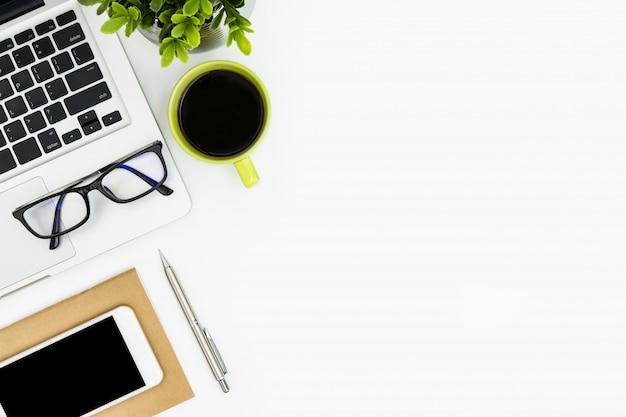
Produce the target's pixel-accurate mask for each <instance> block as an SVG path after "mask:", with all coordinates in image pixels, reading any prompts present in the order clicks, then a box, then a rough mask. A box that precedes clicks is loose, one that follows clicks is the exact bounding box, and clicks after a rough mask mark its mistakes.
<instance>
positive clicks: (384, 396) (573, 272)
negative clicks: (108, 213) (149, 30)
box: [10, 0, 626, 417]
mask: <svg viewBox="0 0 626 417" xmlns="http://www.w3.org/2000/svg"><path fill="white" fill-rule="evenodd" d="M331 3H332V4H329V5H328V7H327V8H324V5H323V3H319V2H318V3H315V4H312V3H311V2H308V3H305V2H303V1H291V2H286V1H279V0H264V1H259V2H257V4H256V8H255V10H254V13H253V15H252V21H253V24H254V28H255V29H256V34H254V35H252V36H251V40H252V42H253V47H254V52H253V53H252V55H251V56H249V57H244V56H243V55H241V54H239V53H238V52H237V51H236V50H235V49H234V48H231V49H226V48H221V49H219V50H215V51H212V52H208V53H204V54H201V55H194V56H193V57H192V60H193V63H199V62H202V61H205V60H212V59H232V60H235V61H238V62H241V63H243V64H245V65H247V66H249V67H250V68H252V69H253V70H254V71H256V72H257V73H258V74H259V75H260V76H261V78H262V79H263V80H264V81H265V83H266V85H267V88H268V90H269V92H270V95H271V98H272V102H273V120H272V122H271V127H270V130H269V133H268V135H267V137H266V139H265V141H264V142H263V144H262V145H261V146H260V147H259V149H258V150H257V151H256V153H255V154H254V158H253V159H254V161H255V163H256V166H257V169H258V171H259V173H260V175H261V182H260V184H259V185H258V186H257V187H256V188H253V189H245V188H244V187H243V186H242V185H241V184H240V182H239V179H238V177H237V174H236V172H235V169H234V167H232V166H222V165H208V164H203V163H201V162H199V161H196V160H194V159H192V158H191V157H189V156H188V155H187V154H185V153H184V152H183V151H182V150H181V149H180V148H179V147H178V146H177V145H176V143H175V142H174V141H173V138H172V137H171V134H170V133H169V130H168V126H167V119H166V106H167V98H168V95H169V92H170V89H171V87H172V86H173V85H174V83H175V81H176V79H177V78H178V77H179V76H180V75H182V73H183V72H184V71H186V70H187V69H189V68H190V66H191V65H192V64H193V63H192V64H189V65H187V66H185V65H180V64H175V65H173V66H172V67H170V68H169V69H165V70H164V69H160V68H159V67H158V56H157V51H156V49H155V47H153V46H152V45H151V44H149V43H148V42H147V41H146V40H144V39H143V38H142V37H141V35H139V34H136V35H134V36H133V37H132V38H131V39H128V40H125V41H124V44H125V46H126V48H127V50H128V51H129V53H130V55H131V59H132V61H133V63H134V65H135V68H136V69H137V73H138V77H139V78H140V80H141V83H142V85H143V87H144V89H145V92H146V95H147V97H148V99H149V101H150V103H151V106H152V109H153V111H154V113H155V115H156V117H157V118H158V120H159V122H160V126H161V128H162V129H163V131H164V132H165V138H166V142H167V144H168V145H169V146H170V149H171V150H172V153H173V156H174V158H175V160H176V162H177V164H178V167H179V169H180V171H181V173H182V175H183V178H184V179H185V181H186V184H187V186H188V188H189V191H190V194H191V196H192V199H193V208H192V210H191V212H190V213H189V215H187V216H186V217H185V218H183V219H181V220H180V221H177V222H176V223H174V224H171V225H168V226H167V227H164V228H162V229H159V230H157V231H155V232H153V233H150V234H149V235H146V236H144V237H141V238H139V239H137V240H134V241H132V242H130V243H128V244H125V245H123V246H121V247H118V248H116V249H114V250H112V251H110V252H107V253H105V254H103V255H101V256H99V257H98V258H96V259H94V260H92V261H89V262H87V263H85V264H82V265H80V266H78V267H76V268H73V269H71V270H69V271H67V272H64V273H62V274H59V275H58V276H55V277H52V278H50V279H46V280H44V281H41V282H39V283H37V284H36V285H34V286H32V287H30V288H27V289H24V290H22V291H20V293H19V295H17V296H16V298H15V299H13V300H11V301H10V302H14V303H16V304H17V303H18V302H19V303H21V304H22V305H27V306H28V308H30V309H32V311H35V310H37V309H39V308H40V307H43V306H45V305H48V304H51V303H52V302H54V301H56V300H60V299H62V298H65V297H66V296H68V295H70V294H71V293H74V292H77V291H79V290H80V289H84V288H87V287H89V286H91V285H93V284H95V283H97V282H99V281H101V280H104V279H106V278H108V277H110V276H113V275H115V274H117V273H119V272H122V271H124V270H126V269H128V268H130V267H136V268H137V269H138V271H139V273H140V275H141V276H142V278H143V280H144V282H145V284H146V287H147V290H148V292H149V295H150V297H151V299H152V301H153V303H154V305H155V308H156V310H157V312H158V314H159V316H160V318H161V320H162V323H163V325H164V327H165V329H166V331H167V333H168V335H169V337H170V340H171V342H172V344H173V346H174V348H175V350H176V352H177V354H178V356H179V358H180V360H181V362H182V365H183V368H184V370H185V372H186V374H187V376H188V378H189V380H190V383H191V385H192V387H193V390H194V391H195V393H196V397H195V398H194V399H192V400H190V401H187V402H185V403H183V404H181V405H180V406H177V407H175V408H173V409H171V410H168V411H166V412H164V413H163V414H162V415H163V417H176V416H237V417H241V416H267V417H270V416H271V417H293V416H298V417H308V416H311V417H313V416H315V417H318V416H331V415H332V416H359V417H368V416H371V417H380V416H396V417H399V416H407V417H408V416H411V417H414V416H429V417H452V416H454V417H474V416H477V417H478V416H479V417H489V416H493V417H503V416H534V417H541V416H546V417H554V416H568V417H575V416H594V417H596V416H603V417H606V416H623V415H624V414H625V413H626V395H625V394H624V391H625V390H626V353H625V352H626V333H625V332H624V330H625V328H626V303H625V302H624V300H625V299H626V261H625V259H626V256H625V255H626V163H624V161H625V160H626V140H624V139H625V134H626V118H625V115H626V99H625V98H624V97H626V76H625V74H626V53H625V51H626V26H625V25H624V23H623V22H624V16H625V15H626V3H624V2H623V1H618V0H599V1H595V2H588V1H571V0H570V1H565V0H549V1H546V0H541V1H539V0H530V1H524V2H510V1H509V2H498V1H487V0H470V1H443V2H442V1H439V2H435V1H426V0H424V1H421V0H417V1H400V2H394V3H393V4H392V5H391V4H388V3H385V2H379V1H362V2H331ZM157 248H161V249H162V250H163V252H164V254H165V255H166V256H167V258H168V259H169V261H170V263H171V264H172V266H173V267H174V269H175V270H176V272H177V273H178V275H179V277H180V278H181V280H182V282H183V284H184V286H185V287H186V290H187V292H188V293H189V294H190V297H191V299H192V302H193V304H194V306H195V309H196V312H197V313H198V316H199V318H200V320H201V321H202V322H203V323H204V324H206V325H207V327H209V329H210V330H211V332H212V334H213V336H214V338H215V341H216V343H217V345H218V346H219V347H220V349H221V351H222V354H223V356H224V359H225V361H226V364H227V366H228V368H229V373H228V375H227V380H228V382H229V383H230V385H231V388H232V391H231V392H230V393H229V394H223V393H222V392H221V391H220V388H219V386H218V384H217V382H216V381H215V380H214V378H213V376H212V374H211V371H210V370H209V368H208V365H207V364H206V362H205V360H204V358H203V356H202V354H201V352H200V349H199V348H198V345H197V343H196V341H195V339H194V338H193V335H192V333H191V331H190V329H189V327H188V326H187V323H186V321H185V319H184V317H183V313H182V311H181V310H180V308H179V306H178V304H177V301H176V299H175V297H174V295H173V293H172V291H171V289H170V287H169V284H168V282H167V280H166V279H165V276H164V274H163V271H162V269H161V265H160V261H159V257H158V253H157ZM70 289H71V290H70ZM27 313H28V311H26V312H25V311H23V310H22V311H21V312H20V314H22V315H25V314H27Z"/></svg>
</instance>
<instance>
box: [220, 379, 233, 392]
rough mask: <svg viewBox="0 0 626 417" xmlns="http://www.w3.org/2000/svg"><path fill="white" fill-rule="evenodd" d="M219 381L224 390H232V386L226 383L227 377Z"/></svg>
mask: <svg viewBox="0 0 626 417" xmlns="http://www.w3.org/2000/svg"><path fill="white" fill-rule="evenodd" d="M219 383H220V386H221V387H222V391H224V392H228V391H230V388H229V387H228V384H227V383H226V380H225V379H220V380H219Z"/></svg>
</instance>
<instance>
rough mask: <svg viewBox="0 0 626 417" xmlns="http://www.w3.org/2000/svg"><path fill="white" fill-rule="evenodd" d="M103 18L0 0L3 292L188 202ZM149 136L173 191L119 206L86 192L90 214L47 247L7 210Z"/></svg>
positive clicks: (56, 2)
mask: <svg viewBox="0 0 626 417" xmlns="http://www.w3.org/2000/svg"><path fill="white" fill-rule="evenodd" d="M104 19H105V17H103V16H97V15H96V10H95V8H86V7H83V6H81V5H79V4H78V2H77V1H76V0H0V265H2V274H0V297H1V296H3V295H6V294H8V293H10V292H13V291H15V290H17V289H19V288H22V287H23V286H25V285H29V284H32V283H34V282H35V281H37V280H39V279H41V278H43V277H46V276H49V275H54V274H55V273H58V272H60V271H63V270H65V269H67V268H69V267H71V266H74V265H76V264H78V263H81V262H84V261H86V260H88V259H90V258H92V257H94V256H97V255H99V254H101V253H103V252H105V251H107V250H110V249H112V248H114V247H116V246H119V245H121V244H123V243H125V242H127V241H129V240H131V239H134V238H136V237H138V236H140V235H143V234H145V233H147V232H149V231H152V230H154V229H157V228H159V227H161V226H163V225H165V224H168V223H170V222H172V221H174V220H176V219H178V218H180V217H183V216H184V215H186V214H187V212H188V211H189V209H190V208H191V200H190V198H189V195H188V193H187V191H186V189H185V186H184V184H183V181H182V179H181V177H180V174H179V172H178V170H177V169H176V166H175V165H174V161H173V160H172V157H171V155H170V153H169V151H168V149H167V146H165V142H164V140H163V136H162V133H161V132H160V130H159V127H158V125H157V123H156V121H155V120H154V117H153V115H152V113H151V111H150V108H149V106H148V103H147V102H146V99H145V97H144V95H143V93H142V91H141V88H140V86H139V84H138V82H137V79H136V78H135V75H134V73H133V70H132V67H131V66H130V63H129V61H128V59H127V57H126V55H125V53H124V49H123V48H122V45H121V43H120V42H119V39H118V38H117V36H115V35H104V34H102V33H101V32H100V26H101V25H102V22H103V20H104ZM155 53H156V51H155ZM155 141H161V142H163V149H162V152H163V156H164V159H165V163H166V166H167V172H168V175H167V179H166V180H165V185H167V187H169V188H171V189H172V190H173V191H174V192H173V193H172V194H171V195H167V196H165V195H162V194H160V193H157V192H153V193H150V194H148V195H147V196H145V197H143V198H141V199H138V200H136V201H133V202H131V203H127V204H116V203H115V202H113V201H110V200H108V199H107V198H105V197H104V196H103V195H101V194H100V193H98V192H97V191H93V192H90V193H89V200H90V206H91V215H90V217H89V220H88V221H87V223H85V224H84V225H83V226H82V227H80V228H78V229H76V230H74V231H72V232H70V233H69V234H66V235H63V236H62V237H61V243H60V245H59V247H58V248H56V249H53V250H51V249H50V242H49V239H48V240H46V239H40V238H37V237H35V236H33V235H32V234H31V233H30V232H29V231H28V230H27V229H26V228H25V227H24V226H23V225H22V224H21V223H20V222H19V221H17V220H16V219H15V218H14V217H13V215H12V212H13V210H15V209H16V208H17V207H18V206H20V205H22V204H25V203H27V202H29V201H31V200H33V199H35V198H38V197H40V196H42V195H44V194H45V193H47V192H50V191H52V190H56V189H58V188H61V187H63V186H66V185H67V184H70V183H72V182H74V181H76V180H77V179H80V178H83V177H84V176H86V175H89V174H91V173H92V172H94V171H96V170H98V169H100V168H102V167H104V166H106V165H107V164H109V163H111V162H113V161H115V160H117V159H119V158H121V157H123V156H125V155H127V154H130V153H132V152H133V151H135V150H137V149H139V148H141V147H143V146H146V145H148V144H150V143H152V142H155Z"/></svg>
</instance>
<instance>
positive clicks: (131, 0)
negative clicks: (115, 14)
mask: <svg viewBox="0 0 626 417" xmlns="http://www.w3.org/2000/svg"><path fill="white" fill-rule="evenodd" d="M128 2H129V3H131V4H132V5H133V6H135V7H138V8H140V9H141V8H143V4H141V2H140V1H139V0H128Z"/></svg>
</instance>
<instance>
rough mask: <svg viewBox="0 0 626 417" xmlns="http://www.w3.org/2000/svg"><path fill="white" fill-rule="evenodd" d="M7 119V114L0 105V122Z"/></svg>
mask: <svg viewBox="0 0 626 417" xmlns="http://www.w3.org/2000/svg"><path fill="white" fill-rule="evenodd" d="M7 120H9V118H8V117H7V114H6V113H5V112H4V109H3V108H2V106H0V124H2V123H4V122H6V121H7Z"/></svg>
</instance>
